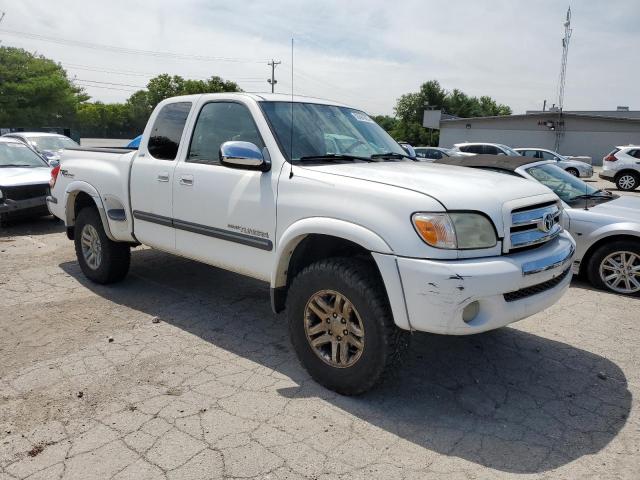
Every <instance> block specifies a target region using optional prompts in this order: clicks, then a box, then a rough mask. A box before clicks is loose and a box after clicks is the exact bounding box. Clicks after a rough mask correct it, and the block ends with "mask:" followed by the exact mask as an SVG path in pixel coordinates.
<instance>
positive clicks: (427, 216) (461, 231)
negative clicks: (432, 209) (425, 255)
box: [411, 212, 498, 249]
mask: <svg viewBox="0 0 640 480" xmlns="http://www.w3.org/2000/svg"><path fill="white" fill-rule="evenodd" d="M411 220H412V222H413V225H414V227H415V229H416V232H418V235H419V236H420V238H422V240H424V242H425V243H427V244H428V245H431V246H432V247H436V248H446V249H476V248H490V247H493V246H495V245H496V243H497V242H498V239H497V237H496V232H495V229H494V228H493V224H492V223H491V221H490V220H489V219H488V218H487V217H485V216H484V215H480V214H479V213H466V212H465V213H449V214H447V213H414V214H413V216H412V217H411Z"/></svg>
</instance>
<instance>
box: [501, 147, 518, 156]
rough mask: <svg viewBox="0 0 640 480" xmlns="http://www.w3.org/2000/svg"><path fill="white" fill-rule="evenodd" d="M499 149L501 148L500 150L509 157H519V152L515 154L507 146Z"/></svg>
mask: <svg viewBox="0 0 640 480" xmlns="http://www.w3.org/2000/svg"><path fill="white" fill-rule="evenodd" d="M500 148H502V150H504V151H505V152H507V155H508V156H510V157H520V156H521V154H520V153H519V152H516V151H515V150H514V149H513V148H511V147H509V146H507V145H500Z"/></svg>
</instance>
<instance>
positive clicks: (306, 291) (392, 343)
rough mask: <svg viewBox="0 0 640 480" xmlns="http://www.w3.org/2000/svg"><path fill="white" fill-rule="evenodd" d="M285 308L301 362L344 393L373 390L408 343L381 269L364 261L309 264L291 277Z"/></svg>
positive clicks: (313, 374)
mask: <svg viewBox="0 0 640 480" xmlns="http://www.w3.org/2000/svg"><path fill="white" fill-rule="evenodd" d="M286 309H287V316H288V322H289V334H290V337H291V342H292V343H293V347H294V349H295V351H296V354H297V355H298V358H299V359H300V362H301V363H302V365H303V366H304V367H305V369H306V370H307V371H308V372H309V374H310V375H311V377H312V378H313V379H314V380H315V381H316V382H318V383H319V384H321V385H323V386H324V387H326V388H328V389H330V390H333V391H335V392H338V393H340V394H342V395H358V394H361V393H364V392H366V391H367V390H369V389H371V388H372V387H373V386H374V385H375V384H377V383H378V382H380V381H381V380H382V379H383V378H384V377H385V376H386V375H387V374H388V373H390V372H391V371H392V370H393V368H394V367H395V365H396V364H397V363H398V360H399V358H400V357H401V354H402V352H403V351H405V350H406V348H407V346H408V342H409V334H408V332H406V331H404V330H401V329H399V328H398V327H397V326H396V325H395V323H394V321H393V316H392V314H391V308H390V306H389V302H388V299H387V294H386V291H385V289H384V285H383V284H382V281H381V280H380V279H379V274H378V272H377V270H376V269H375V267H374V266H373V265H371V264H370V263H368V262H366V261H363V260H356V259H346V258H331V259H327V260H322V261H319V262H317V263H314V264H312V265H310V266H308V267H307V268H305V269H304V270H303V271H302V272H300V273H299V274H298V275H297V276H296V277H295V278H294V279H293V283H292V285H291V288H290V289H289V292H288V294H287V303H286Z"/></svg>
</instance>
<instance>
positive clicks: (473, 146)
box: [451, 142, 520, 157]
mask: <svg viewBox="0 0 640 480" xmlns="http://www.w3.org/2000/svg"><path fill="white" fill-rule="evenodd" d="M451 150H453V151H454V152H456V151H457V152H463V153H473V154H476V155H506V156H508V157H519V156H520V154H519V153H518V152H516V151H515V150H514V149H513V148H511V147H509V146H508V145H503V144H502V143H481V142H475V143H471V142H465V143H456V144H455V145H454V146H453V148H452V149H451Z"/></svg>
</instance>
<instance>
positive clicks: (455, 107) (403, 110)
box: [383, 80, 511, 145]
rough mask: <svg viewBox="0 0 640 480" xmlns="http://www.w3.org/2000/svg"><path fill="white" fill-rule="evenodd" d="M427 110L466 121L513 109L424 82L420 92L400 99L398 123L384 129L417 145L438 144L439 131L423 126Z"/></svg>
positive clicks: (431, 82)
mask: <svg viewBox="0 0 640 480" xmlns="http://www.w3.org/2000/svg"><path fill="white" fill-rule="evenodd" d="M427 108H431V109H434V110H442V111H443V112H444V113H448V114H450V115H455V116H458V117H463V118H468V117H484V116H496V115H510V114H511V108H509V107H508V106H507V105H502V104H498V103H497V102H496V101H495V100H493V99H492V98H491V97H488V96H482V97H480V98H477V97H470V96H468V95H467V94H465V93H464V92H462V91H461V90H458V89H453V90H452V91H451V92H447V91H446V90H444V89H443V88H442V86H441V85H440V83H439V82H438V81H437V80H430V81H428V82H425V83H423V84H422V85H421V86H420V90H419V91H418V92H412V93H407V94H405V95H402V96H401V97H400V98H398V100H397V102H396V106H395V109H394V112H395V115H396V119H397V122H396V123H395V124H394V125H392V126H391V128H385V127H383V128H385V129H386V130H387V131H388V132H389V133H390V134H391V135H392V136H393V137H394V138H395V139H396V140H404V141H407V142H409V143H411V144H413V145H437V144H438V139H439V134H438V133H439V132H438V131H437V130H434V131H431V130H429V129H426V128H424V127H423V126H422V116H423V112H424V110H425V109H427ZM387 125H391V124H389V123H387Z"/></svg>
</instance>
